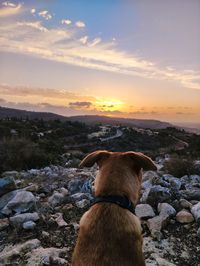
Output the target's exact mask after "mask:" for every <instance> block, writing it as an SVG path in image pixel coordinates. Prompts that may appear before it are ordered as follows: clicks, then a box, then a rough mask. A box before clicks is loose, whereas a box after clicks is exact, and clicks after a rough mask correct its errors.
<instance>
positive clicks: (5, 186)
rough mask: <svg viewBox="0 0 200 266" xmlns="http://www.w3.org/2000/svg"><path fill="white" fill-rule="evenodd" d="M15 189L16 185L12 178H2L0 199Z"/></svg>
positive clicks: (0, 179) (0, 181)
mask: <svg viewBox="0 0 200 266" xmlns="http://www.w3.org/2000/svg"><path fill="white" fill-rule="evenodd" d="M15 189H16V184H15V180H14V178H13V177H12V176H6V177H3V178H0V197H1V196H3V195H4V194H6V193H8V192H10V191H12V190H15Z"/></svg>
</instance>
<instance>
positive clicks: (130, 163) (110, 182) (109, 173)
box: [80, 150, 157, 201]
mask: <svg viewBox="0 0 200 266" xmlns="http://www.w3.org/2000/svg"><path fill="white" fill-rule="evenodd" d="M95 163H97V164H98V166H99V174H98V175H97V177H96V180H95V194H101V193H102V192H103V193H104V192H106V193H110V194H111V193H115V192H118V191H119V190H123V192H124V194H127V193H126V192H125V190H126V191H128V194H130V193H131V194H132V193H134V192H135V194H136V195H137V197H136V198H138V195H139V189H140V185H141V179H142V174H141V170H142V169H143V170H145V171H147V170H153V171H155V170H156V169H157V168H156V165H155V164H154V162H153V161H152V160H151V159H150V158H149V157H148V156H146V155H144V154H143V153H140V152H133V151H129V152H109V151H104V150H103V151H102V150H100V151H95V152H93V153H90V154H89V155H87V156H86V157H85V158H84V159H83V160H82V162H81V163H80V167H92V166H93V165H94V164H95ZM134 201H135V200H134Z"/></svg>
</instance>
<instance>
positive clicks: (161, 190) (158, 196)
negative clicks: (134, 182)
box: [146, 185, 171, 207]
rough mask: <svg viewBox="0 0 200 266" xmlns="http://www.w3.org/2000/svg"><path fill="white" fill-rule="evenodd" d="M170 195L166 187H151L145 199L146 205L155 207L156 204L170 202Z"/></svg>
mask: <svg viewBox="0 0 200 266" xmlns="http://www.w3.org/2000/svg"><path fill="white" fill-rule="evenodd" d="M170 198H171V193H170V190H169V189H168V188H166V187H161V186H160V185H156V186H153V187H152V188H151V189H150V191H149V193H148V195H147V199H146V203H148V204H150V205H151V206H153V207H156V206H157V204H158V203H161V202H168V201H170Z"/></svg>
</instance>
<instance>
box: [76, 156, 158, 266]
mask: <svg viewBox="0 0 200 266" xmlns="http://www.w3.org/2000/svg"><path fill="white" fill-rule="evenodd" d="M95 162H96V163H97V164H98V165H99V174H98V175H97V177H96V179H95V196H96V197H106V196H113V195H116V196H120V197H124V196H125V197H127V198H128V199H129V200H130V202H132V204H133V205H136V203H137V201H138V198H139V194H140V186H141V179H142V175H141V169H142V168H143V169H145V170H155V169H156V166H155V165H154V163H153V162H152V160H151V159H150V158H149V157H147V156H145V155H143V154H141V153H135V152H126V153H120V152H118V153H115V152H114V153H113V152H107V151H97V152H94V153H92V154H90V155H88V156H87V157H86V158H85V159H84V160H83V161H82V163H81V166H84V167H90V166H92V165H93V164H94V163H95ZM72 265H73V266H144V265H145V262H144V258H143V254H142V234H141V226H140V221H139V219H138V218H137V217H136V216H135V215H134V214H133V213H132V212H130V211H129V210H127V209H124V208H121V207H120V206H118V205H116V204H113V203H108V202H101V203H98V204H95V205H93V206H92V207H91V208H90V209H89V211H87V212H86V213H85V214H84V215H83V217H82V218H81V221H80V230H79V235H78V240H77V243H76V247H75V250H74V254H73V258H72Z"/></svg>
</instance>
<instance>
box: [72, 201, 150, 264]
mask: <svg viewBox="0 0 200 266" xmlns="http://www.w3.org/2000/svg"><path fill="white" fill-rule="evenodd" d="M72 265H73V266H86V265H87V266H136V265H137V266H144V265H145V263H144V259H143V254H142V236H141V226H140V222H139V220H138V218H137V217H136V216H135V215H133V214H132V213H131V212H129V211H128V210H125V209H123V208H120V207H119V206H117V205H115V204H111V203H101V204H99V205H94V206H92V207H91V209H90V210H89V211H87V212H86V213H85V214H84V215H83V217H82V219H81V221H80V231H79V238H78V241H77V245H76V249H75V252H74V255H73V261H72Z"/></svg>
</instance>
